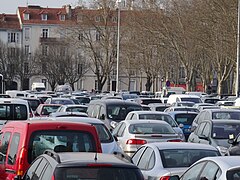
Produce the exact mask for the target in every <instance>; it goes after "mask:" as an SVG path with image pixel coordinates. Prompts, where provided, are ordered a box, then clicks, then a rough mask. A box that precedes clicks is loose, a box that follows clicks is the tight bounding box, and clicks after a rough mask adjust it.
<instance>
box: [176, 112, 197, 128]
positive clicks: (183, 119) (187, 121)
mask: <svg viewBox="0 0 240 180" xmlns="http://www.w3.org/2000/svg"><path fill="white" fill-rule="evenodd" d="M196 116H197V114H176V115H175V120H176V121H177V123H178V124H183V125H191V124H192V122H193V120H194V119H195V117H196Z"/></svg>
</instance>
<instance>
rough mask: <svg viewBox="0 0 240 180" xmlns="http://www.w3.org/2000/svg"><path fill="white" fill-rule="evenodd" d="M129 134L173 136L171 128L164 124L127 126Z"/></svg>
mask: <svg viewBox="0 0 240 180" xmlns="http://www.w3.org/2000/svg"><path fill="white" fill-rule="evenodd" d="M129 133H131V134H175V131H174V130H173V128H172V127H171V126H170V125H169V124H167V123H165V124H162V123H139V124H131V125H130V126H129Z"/></svg>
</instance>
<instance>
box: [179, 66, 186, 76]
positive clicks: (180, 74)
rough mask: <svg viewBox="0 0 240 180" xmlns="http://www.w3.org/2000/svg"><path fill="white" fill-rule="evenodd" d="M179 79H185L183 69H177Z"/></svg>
mask: <svg viewBox="0 0 240 180" xmlns="http://www.w3.org/2000/svg"><path fill="white" fill-rule="evenodd" d="M179 78H185V70H184V67H180V68H179Z"/></svg>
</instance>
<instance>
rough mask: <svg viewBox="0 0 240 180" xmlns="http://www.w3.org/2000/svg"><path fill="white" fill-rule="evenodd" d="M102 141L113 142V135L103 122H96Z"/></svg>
mask: <svg viewBox="0 0 240 180" xmlns="http://www.w3.org/2000/svg"><path fill="white" fill-rule="evenodd" d="M94 126H95V128H96V129H97V133H98V136H99V139H100V142H101V143H110V142H113V138H112V135H111V134H110V132H109V131H108V130H107V128H106V127H105V126H104V125H103V124H94Z"/></svg>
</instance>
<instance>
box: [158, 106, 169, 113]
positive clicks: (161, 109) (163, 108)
mask: <svg viewBox="0 0 240 180" xmlns="http://www.w3.org/2000/svg"><path fill="white" fill-rule="evenodd" d="M167 108H168V107H167V106H163V107H156V111H161V112H163V111H164V110H165V109H167Z"/></svg>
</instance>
